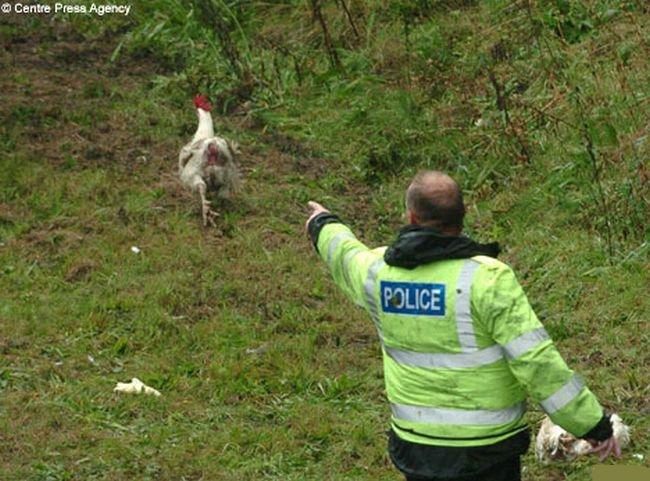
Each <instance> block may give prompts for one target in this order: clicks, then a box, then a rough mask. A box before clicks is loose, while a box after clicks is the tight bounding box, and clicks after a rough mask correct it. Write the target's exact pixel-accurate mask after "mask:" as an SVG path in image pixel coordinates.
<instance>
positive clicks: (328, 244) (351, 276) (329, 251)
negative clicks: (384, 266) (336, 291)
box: [305, 202, 382, 308]
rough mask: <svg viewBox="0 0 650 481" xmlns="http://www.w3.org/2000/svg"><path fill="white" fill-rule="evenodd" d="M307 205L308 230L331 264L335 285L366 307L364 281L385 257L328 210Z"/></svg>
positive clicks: (326, 260) (319, 251)
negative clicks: (357, 236)
mask: <svg viewBox="0 0 650 481" xmlns="http://www.w3.org/2000/svg"><path fill="white" fill-rule="evenodd" d="M307 205H308V207H309V209H310V210H311V213H310V216H309V218H308V219H307V222H306V223H305V228H306V230H307V233H308V234H309V237H310V238H311V240H312V242H313V244H314V247H315V248H316V250H317V251H318V254H319V255H320V257H321V258H322V259H323V260H324V261H325V262H327V265H328V266H329V268H330V270H331V272H332V276H333V277H334V282H335V283H336V284H337V285H338V286H339V287H340V288H341V289H342V290H343V292H345V294H346V295H347V296H348V297H349V298H350V299H351V300H352V301H353V302H354V303H355V304H357V305H359V306H361V307H363V308H366V307H367V304H366V301H365V300H366V296H365V291H364V282H365V280H366V277H367V274H368V270H369V269H370V267H371V266H372V265H373V264H375V263H377V262H380V261H381V259H382V256H381V255H380V254H379V253H377V252H375V251H371V250H370V249H368V247H366V246H365V245H364V244H363V243H362V242H361V241H359V240H358V239H357V238H356V237H355V235H354V234H353V233H352V231H351V230H350V228H349V227H347V226H346V225H345V224H343V222H342V221H341V220H340V219H339V218H338V217H337V216H335V215H333V214H332V213H331V212H330V211H329V210H327V209H326V208H325V207H323V206H322V205H320V204H318V203H316V202H309V203H308V204H307Z"/></svg>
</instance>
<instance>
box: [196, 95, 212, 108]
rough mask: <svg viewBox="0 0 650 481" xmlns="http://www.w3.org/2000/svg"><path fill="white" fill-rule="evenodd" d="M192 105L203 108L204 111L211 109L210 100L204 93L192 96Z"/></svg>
mask: <svg viewBox="0 0 650 481" xmlns="http://www.w3.org/2000/svg"><path fill="white" fill-rule="evenodd" d="M194 106H195V107H196V108H197V109H203V110H205V111H206V112H209V111H210V110H212V105H211V104H210V102H209V101H208V98H207V97H206V96H205V95H200V94H199V95H197V96H196V97H194Z"/></svg>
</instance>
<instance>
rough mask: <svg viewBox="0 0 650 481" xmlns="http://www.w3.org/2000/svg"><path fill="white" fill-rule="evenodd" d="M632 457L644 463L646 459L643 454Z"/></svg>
mask: <svg viewBox="0 0 650 481" xmlns="http://www.w3.org/2000/svg"><path fill="white" fill-rule="evenodd" d="M632 457H633V458H635V459H638V460H639V461H643V460H644V459H645V456H644V455H643V454H641V453H634V454H633V455H632Z"/></svg>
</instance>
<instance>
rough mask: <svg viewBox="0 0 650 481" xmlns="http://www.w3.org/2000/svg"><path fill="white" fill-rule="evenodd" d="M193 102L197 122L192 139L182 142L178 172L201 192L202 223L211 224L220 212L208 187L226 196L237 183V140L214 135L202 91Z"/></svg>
mask: <svg viewBox="0 0 650 481" xmlns="http://www.w3.org/2000/svg"><path fill="white" fill-rule="evenodd" d="M194 106H195V107H196V115H197V116H198V121H199V125H198V127H197V129H196V132H195V133H194V137H192V140H191V141H190V142H189V143H188V144H187V145H185V146H184V147H183V148H182V149H181V152H180V154H179V156H178V173H179V175H180V178H181V181H182V182H183V184H185V185H186V186H188V187H190V188H191V189H192V190H193V191H195V192H196V191H198V193H199V195H200V196H201V214H202V216H203V225H204V226H207V225H208V224H214V217H216V216H218V215H219V214H218V213H217V212H215V211H213V210H212V208H211V204H210V201H209V200H208V199H207V197H206V195H207V191H208V190H211V191H214V192H216V194H217V196H218V197H219V198H222V199H225V198H228V197H229V196H230V192H231V191H232V190H233V189H234V188H235V187H236V185H237V183H238V180H239V175H238V172H237V167H236V166H235V155H236V154H238V153H239V151H238V149H237V144H235V143H234V142H230V141H228V140H226V139H223V138H221V137H215V135H214V126H213V123H212V115H211V114H210V110H211V109H212V106H211V105H210V102H208V99H207V97H205V96H204V95H197V96H196V97H194Z"/></svg>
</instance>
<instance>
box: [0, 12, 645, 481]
mask: <svg viewBox="0 0 650 481" xmlns="http://www.w3.org/2000/svg"><path fill="white" fill-rule="evenodd" d="M0 19H1V22H0V42H1V45H2V49H1V50H0V70H1V71H2V76H1V77H0V92H2V93H1V95H2V101H1V102H0V119H1V122H0V396H1V399H2V402H1V403H0V479H3V480H4V479H6V480H34V481H35V480H39V481H40V480H57V481H58V480H127V479H128V480H136V479H137V480H245V479H278V480H303V479H314V480H316V479H328V480H329V479H332V480H336V479H360V480H365V479H367V480H397V479H400V477H399V476H398V474H397V472H396V471H395V470H394V468H393V467H392V466H391V463H390V461H389V459H388V457H387V454H386V437H385V435H384V432H385V430H386V429H387V427H388V418H389V413H388V409H387V406H386V403H385V399H384V394H383V379H382V365H381V353H380V348H379V345H378V342H377V339H376V334H375V333H374V328H373V326H372V323H371V322H369V319H367V318H366V315H365V314H364V313H363V312H362V311H360V310H358V309H356V308H353V307H352V305H351V304H350V303H348V302H347V301H346V300H345V299H344V298H343V296H342V294H341V293H339V292H338V291H337V289H336V288H335V286H334V285H333V283H332V282H331V280H330V278H329V274H328V272H327V269H326V268H325V266H324V265H322V263H321V262H319V260H318V258H317V257H316V256H315V254H314V252H313V247H312V246H311V245H310V243H309V241H308V240H307V238H306V236H305V234H304V232H303V223H304V220H305V216H306V209H305V204H306V202H307V200H310V199H314V200H318V201H320V202H322V203H323V204H324V205H326V206H328V207H330V208H331V209H332V210H334V211H335V212H337V213H338V214H340V216H341V217H342V218H344V219H345V220H346V221H348V222H349V223H350V225H351V226H352V228H353V229H354V230H355V231H356V232H357V233H359V235H360V237H361V238H362V239H363V240H364V241H366V242H367V243H368V244H370V245H373V246H376V245H385V244H387V243H390V242H391V241H392V239H393V238H394V236H395V233H396V230H397V229H398V228H399V226H400V225H401V224H402V223H403V222H404V219H403V193H404V189H405V187H406V186H407V185H408V182H409V180H410V178H411V177H412V176H413V175H414V174H415V172H417V171H418V170H419V169H423V168H434V169H440V170H444V171H446V172H448V173H450V174H451V175H452V176H453V177H455V178H456V179H457V180H458V181H459V183H460V184H461V186H462V188H463V190H464V192H465V199H466V202H467V204H468V214H469V215H468V218H467V225H466V229H467V232H468V234H469V235H471V236H473V237H475V238H477V239H478V240H482V241H488V240H497V241H499V242H500V243H501V244H502V246H503V247H504V253H503V255H502V258H503V260H504V261H505V262H508V263H509V264H510V265H512V266H513V268H514V269H515V272H516V273H517V275H518V276H519V279H520V280H521V282H522V284H523V285H524V288H525V290H526V292H527V294H528V296H529V298H530V300H531V303H532V304H533V306H534V307H535V309H536V312H537V313H538V315H539V317H540V319H541V320H542V322H543V323H544V324H545V325H546V327H547V330H548V331H549V333H550V334H551V336H552V337H553V338H554V339H555V340H556V343H557V345H558V347H559V349H560V351H561V352H562V354H563V355H564V356H565V358H566V360H567V362H568V363H569V364H570V365H571V366H572V367H573V368H574V369H575V370H576V371H578V372H579V373H580V374H581V375H582V376H583V377H584V378H585V379H586V380H587V382H588V384H589V385H590V387H591V388H592V390H593V391H594V392H595V393H596V394H597V395H598V397H599V398H600V400H601V401H602V403H603V404H604V405H605V406H606V407H607V409H609V410H612V411H616V412H618V413H619V414H620V415H621V416H622V417H623V419H624V420H625V421H626V422H627V423H629V424H630V426H631V427H632V446H631V447H630V448H629V449H628V450H627V451H626V452H625V454H624V458H623V460H622V461H616V462H620V463H625V464H645V465H646V466H648V456H650V441H649V440H648V436H647V433H648V429H649V428H650V422H649V419H648V414H649V413H648V399H649V397H650V392H649V386H650V375H649V374H648V369H647V366H648V365H649V364H650V354H649V352H648V349H647V346H648V332H649V331H648V317H649V314H650V301H649V300H648V285H649V284H650V279H649V276H648V272H649V268H650V262H649V247H648V233H649V227H648V226H649V225H650V223H649V221H650V219H649V217H650V216H649V214H648V213H649V209H648V196H649V195H650V189H649V187H648V185H649V183H648V181H649V180H650V170H649V167H648V165H649V163H648V156H649V153H650V138H649V133H650V132H649V131H650V120H649V119H650V30H649V29H648V28H647V25H648V24H650V8H649V7H648V4H647V2H644V1H642V0H639V1H611V0H610V1H607V0H587V1H580V2H578V1H572V0H545V1H532V0H524V1H495V0H490V1H483V2H481V1H472V0H447V1H428V0H420V1H404V0H400V1H396V2H377V1H370V0H329V1H315V0H304V1H300V2H297V1H284V2H282V1H274V2H255V1H253V2H238V1H223V0H195V1H193V2H192V1H180V0H155V1H151V2H134V4H133V8H132V10H131V13H130V15H129V16H126V17H122V16H104V17H96V16H85V15H55V16H36V15H3V16H2V17H0ZM197 92H202V93H206V94H207V95H208V96H209V97H210V98H211V99H212V100H213V101H214V103H215V105H216V108H215V111H214V112H213V113H214V116H215V123H216V128H217V130H218V132H219V133H220V134H221V135H223V136H225V137H228V138H232V139H236V140H237V141H238V142H239V143H240V144H241V148H242V155H241V157H240V159H239V161H240V165H241V170H242V177H243V179H244V182H243V186H242V189H241V191H240V192H239V193H238V194H237V195H236V196H235V197H234V198H233V199H232V200H231V201H230V202H225V203H222V204H221V205H220V207H219V208H220V211H221V216H220V217H219V219H218V221H217V226H216V227H215V228H209V229H204V228H202V227H201V220H200V213H199V209H198V207H199V205H198V198H196V197H195V196H193V195H192V194H190V193H188V192H186V191H185V190H184V189H183V188H182V187H181V186H180V184H179V182H178V180H177V177H176V165H177V164H176V162H177V160H176V159H177V157H176V156H177V152H178V150H179V149H180V147H181V146H182V145H183V144H184V143H185V142H187V141H188V140H189V138H190V137H191V135H192V133H193V130H194V128H195V120H196V119H195V114H194V112H193V107H192V104H191V98H192V96H193V95H194V94H195V93H197ZM132 246H137V247H139V249H140V250H141V251H140V253H137V254H136V253H134V252H132V250H131V247H132ZM132 377H138V378H140V379H142V380H143V381H144V382H145V383H147V384H149V385H151V386H153V387H155V388H156V389H158V390H160V391H161V392H162V393H163V395H162V396H161V397H160V398H150V397H144V396H132V397H129V396H118V395H116V394H114V393H113V392H112V388H113V387H114V385H115V383H116V382H117V381H127V380H129V379H130V378H132ZM528 417H529V420H530V422H531V424H532V425H533V426H534V427H536V425H537V423H538V421H539V420H540V419H541V417H542V413H541V411H540V410H539V408H537V407H536V406H530V412H529V414H528ZM634 453H637V454H641V455H643V457H644V458H643V460H640V459H639V458H638V457H634V456H632V455H633V454H634ZM524 461H525V471H524V479H525V480H527V481H547V480H564V479H566V480H571V481H580V480H585V479H589V473H590V469H591V466H592V465H593V464H594V462H595V461H594V460H592V459H585V460H581V461H579V462H576V463H572V464H558V465H553V466H541V465H539V464H538V463H537V462H536V461H535V459H534V456H533V455H532V454H529V455H528V456H527V457H526V458H525V460H524ZM608 462H614V461H608Z"/></svg>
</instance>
